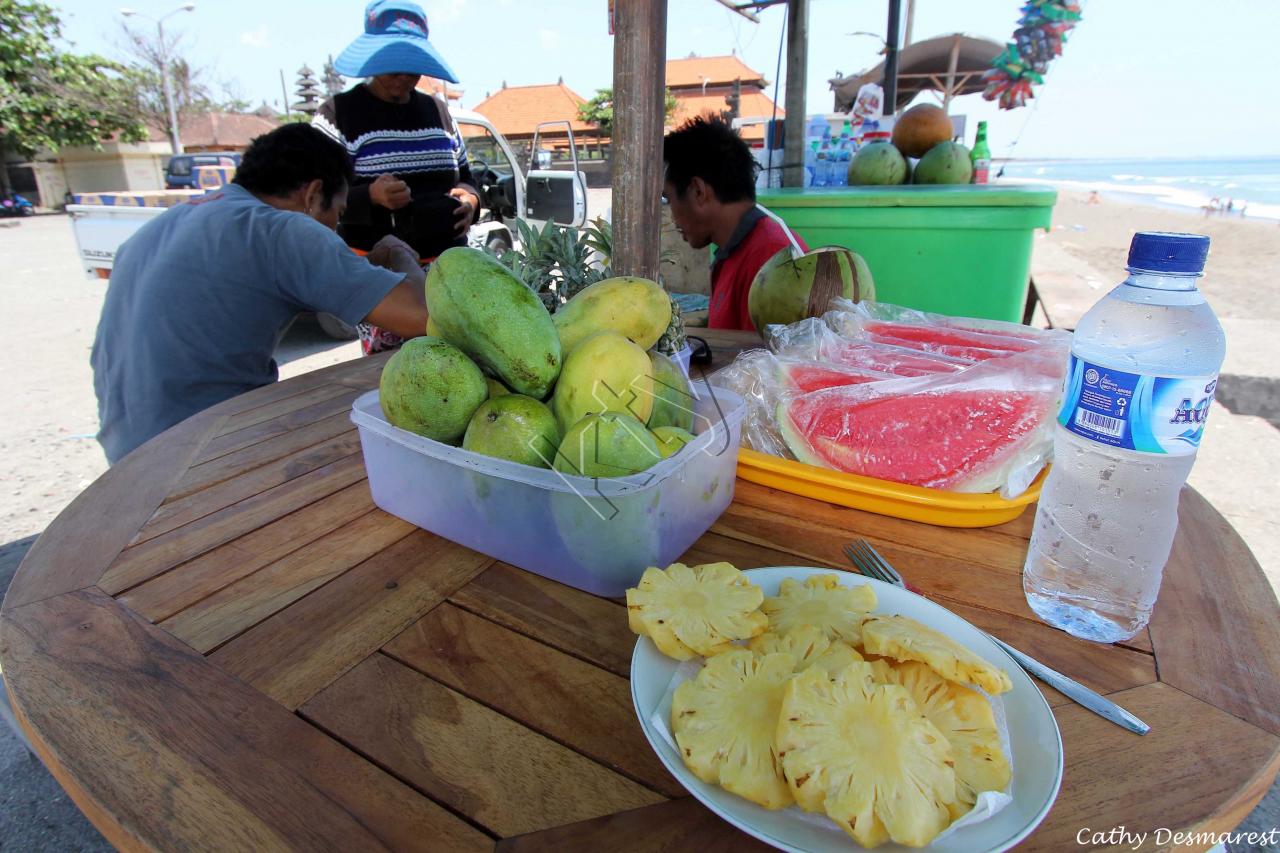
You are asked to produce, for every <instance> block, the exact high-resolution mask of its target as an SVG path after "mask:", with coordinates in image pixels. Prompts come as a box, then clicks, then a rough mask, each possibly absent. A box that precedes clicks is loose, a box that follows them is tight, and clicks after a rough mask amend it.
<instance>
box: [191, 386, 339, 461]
mask: <svg viewBox="0 0 1280 853" xmlns="http://www.w3.org/2000/svg"><path fill="white" fill-rule="evenodd" d="M338 388H339V389H340V390H339V393H337V394H335V395H333V396H331V397H329V398H328V399H326V400H321V401H320V402H318V403H313V404H312V405H310V406H306V407H304V408H301V409H299V410H297V411H295V412H288V413H286V414H283V415H280V416H279V417H276V418H272V419H271V420H267V421H263V422H262V423H258V424H254V425H253V426H248V427H245V428H244V429H239V430H235V431H229V430H228V429H227V428H226V426H224V427H223V430H222V434H221V435H219V436H218V437H217V438H214V439H212V440H211V441H210V442H209V443H208V444H206V445H205V447H204V450H203V451H202V452H201V453H200V456H199V457H197V459H196V463H195V464H197V465H203V464H204V463H206V462H212V461H213V460H214V459H220V458H222V457H223V456H226V455H228V454H230V453H234V452H236V451H237V450H244V449H245V448H246V447H252V446H253V445H255V444H261V443H262V442H264V441H267V440H268V439H272V438H276V437H277V436H281V435H287V434H288V433H291V432H293V431H295V430H298V429H301V428H303V427H305V426H309V425H310V424H313V423H316V422H317V421H322V420H324V419H325V418H330V417H333V416H334V415H346V416H347V417H350V415H351V401H352V400H354V399H355V398H356V397H358V396H360V394H361V393H362V392H360V391H357V390H355V389H354V388H346V387H344V386H338Z"/></svg>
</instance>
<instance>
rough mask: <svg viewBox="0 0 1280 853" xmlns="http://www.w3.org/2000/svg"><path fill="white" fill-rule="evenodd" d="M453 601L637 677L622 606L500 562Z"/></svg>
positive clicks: (632, 638) (633, 640)
mask: <svg viewBox="0 0 1280 853" xmlns="http://www.w3.org/2000/svg"><path fill="white" fill-rule="evenodd" d="M449 601H450V602H452V603H453V604H456V605H458V606H459V607H462V608H464V609H466V610H470V611H471V612H472V613H476V614H478V615H480V616H483V617H484V618H486V619H488V620H490V621H491V622H496V623H498V624H499V625H502V626H503V627H506V628H510V629H512V630H513V631H517V632H519V633H521V634H524V635H526V636H529V637H533V638H534V639H536V640H538V641H539V642H542V643H546V644H547V645H549V646H551V647H552V648H556V649H559V650H561V651H563V652H568V653H569V654H571V655H573V656H574V657H578V658H582V659H583V660H585V661H590V662H591V663H593V664H595V665H596V666H599V667H603V668H604V669H607V670H609V671H610V672H612V673H614V674H616V675H621V676H623V677H624V678H625V677H627V676H628V675H629V674H630V672H631V652H632V650H633V649H634V648H635V644H636V636H635V634H633V633H631V629H629V628H628V627H627V611H626V609H625V608H624V607H623V606H622V605H621V604H618V603H616V602H611V601H607V600H605V599H603V598H597V597H595V596H594V595H591V594H589V593H585V592H582V591H580V590H576V589H572V588H570V587H567V586H564V585H563V584H559V583H556V582H555V581H550V580H547V579H546V578H543V577H539V576H538V575H534V574H530V573H529V572H525V571H522V570H520V569H517V568H515V567H514V566H509V565H507V564H506V563H494V564H493V565H492V566H490V567H489V570H488V571H486V572H485V573H484V574H482V575H480V576H479V577H477V578H476V579H475V580H473V581H472V582H471V583H469V584H467V585H466V586H464V587H462V588H461V589H458V590H457V591H455V592H454V593H453V594H452V595H450V596H449Z"/></svg>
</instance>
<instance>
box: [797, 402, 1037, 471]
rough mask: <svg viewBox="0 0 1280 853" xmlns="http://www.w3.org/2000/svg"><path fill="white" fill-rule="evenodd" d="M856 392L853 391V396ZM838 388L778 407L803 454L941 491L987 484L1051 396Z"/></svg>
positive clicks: (816, 460) (843, 468)
mask: <svg viewBox="0 0 1280 853" xmlns="http://www.w3.org/2000/svg"><path fill="white" fill-rule="evenodd" d="M850 391H853V392H854V393H853V394H851V393H850ZM861 391H862V389H847V388H846V389H839V388H837V389H831V390H828V391H819V392H817V393H814V394H806V395H803V396H799V397H796V398H794V399H791V400H784V401H783V402H781V403H780V404H779V405H778V410H777V423H778V427H779V430H780V431H781V433H782V436H783V438H784V440H785V441H786V443H787V446H788V447H789V448H790V449H791V452H792V453H794V454H795V456H796V458H797V459H799V460H800V461H802V462H806V463H808V464H810V465H818V466H821V467H825V468H834V469H835V470H837V471H845V472H847V473H851V474H861V475H863V476H867V477H875V478H877V479H881V480H891V481H894V482H898V483H908V484H911V485H916V486H926V487H929V488H935V489H953V490H955V489H963V488H964V487H965V486H966V485H967V484H972V483H975V482H978V481H983V480H984V477H983V475H984V474H986V473H988V472H990V471H991V470H992V469H993V468H996V467H998V466H999V465H1001V464H1002V463H1003V462H1004V461H1005V460H1006V459H1008V458H1009V457H1011V456H1012V455H1013V454H1014V453H1015V452H1016V451H1017V449H1018V447H1019V446H1020V440H1021V439H1023V438H1024V437H1025V436H1027V435H1028V434H1030V433H1031V432H1033V431H1034V430H1035V429H1036V428H1037V427H1039V426H1041V425H1043V424H1045V423H1046V422H1047V421H1046V419H1047V418H1049V417H1050V416H1051V411H1050V410H1051V408H1052V405H1053V398H1052V395H1051V394H1048V393H1027V392H1022V391H1012V390H1003V389H996V390H992V389H981V388H978V389H957V390H947V389H945V388H933V389H929V390H920V391H917V392H915V393H910V392H908V393H903V394H893V395H889V396H875V395H867V394H859V392H861Z"/></svg>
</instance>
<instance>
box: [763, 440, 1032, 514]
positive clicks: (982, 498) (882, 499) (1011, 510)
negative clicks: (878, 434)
mask: <svg viewBox="0 0 1280 853" xmlns="http://www.w3.org/2000/svg"><path fill="white" fill-rule="evenodd" d="M1047 473H1048V469H1046V470H1045V471H1041V472H1040V476H1038V477H1036V479H1035V481H1034V482H1033V483H1032V484H1031V486H1030V487H1029V488H1028V489H1027V490H1026V491H1025V492H1023V493H1022V494H1020V495H1018V496H1017V497H1016V498H1012V499H1010V500H1005V499H1004V498H1002V497H1000V495H999V494H998V493H996V492H987V493H983V494H963V493H961V492H945V491H942V490H941V489H926V488H924V487H923V486H908V485H904V484H902V483H891V482H889V481H888V480H877V479H875V478H873V477H862V476H859V475H858V474H845V473H842V472H840V471H831V470H828V469H826V468H818V467H815V466H813V465H806V464H804V463H803V462H793V461H792V460H790V459H781V458H779V457H777V456H770V455H768V454H767V453H760V452H758V451H755V450H748V449H747V448H745V447H743V448H739V450H738V476H739V477H741V478H742V479H744V480H747V481H749V482H752V483H759V484H760V485H762V486H769V487H770V488H773V489H780V490H781V491H784V492H790V493H791V494H793V495H800V496H801V497H806V498H813V499H815V500H820V501H826V502H828V503H833V504H838V505H840V506H847V507H853V508H854V509H865V510H867V511H868V512H876V513H879V514H881V515H891V516H893V517H895V518H906V519H909V520H911V521H923V522H925V523H927V524H937V525H939V526H941V527H991V526H993V525H996V524H1003V523H1004V522H1006V521H1012V520H1013V519H1015V518H1017V517H1018V516H1020V515H1022V513H1023V511H1024V510H1025V509H1026V508H1027V506H1028V505H1030V504H1033V503H1035V502H1036V500H1038V499H1039V497H1040V486H1041V484H1042V483H1043V482H1044V478H1045V475H1046V474H1047Z"/></svg>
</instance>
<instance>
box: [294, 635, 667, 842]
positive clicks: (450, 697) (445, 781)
mask: <svg viewBox="0 0 1280 853" xmlns="http://www.w3.org/2000/svg"><path fill="white" fill-rule="evenodd" d="M513 686H514V685H513ZM301 713H302V715H303V716H304V717H306V718H307V719H310V720H313V721H314V722H315V723H316V724H317V725H320V726H322V727H323V728H324V729H325V730H326V731H329V732H332V733H333V734H334V735H335V736H337V737H339V738H341V739H342V740H343V741H344V742H346V743H349V744H351V745H352V746H353V747H355V748H356V749H357V750H359V751H360V752H361V753H362V754H364V755H367V756H369V757H370V758H372V759H373V760H374V761H375V762H377V763H378V764H380V765H381V766H383V767H387V768H389V769H390V770H391V772H393V773H395V774H396V775H397V776H399V777H400V778H401V779H404V780H406V781H408V782H409V784H411V785H413V786H414V787H415V788H417V789H418V790H420V791H423V792H424V793H426V794H428V795H429V796H430V797H431V798H432V799H435V800H437V801H439V802H441V803H444V804H445V805H447V806H449V807H450V808H451V809H454V810H455V811H458V812H460V813H462V814H466V815H468V816H469V817H470V818H471V819H472V820H474V821H476V822H477V823H479V824H480V825H481V826H483V827H485V828H486V829H488V830H489V831H491V832H493V833H495V834H497V835H498V836H509V835H519V834H523V833H527V832H535V831H537V830H539V829H546V828H548V827H553V826H559V825H561V824H564V823H570V822H573V821H579V820H587V819H590V818H593V817H599V816H601V815H607V814H612V813H613V812H615V811H621V810H623V809H632V808H636V807H638V806H644V805H648V804H650V803H655V802H658V801H660V800H662V799H663V798H662V796H661V795H659V794H656V793H654V792H652V791H650V790H648V789H646V788H645V787H643V786H641V785H639V784H637V783H635V782H632V781H631V780H629V779H626V778H624V777H622V776H619V775H618V774H616V773H614V772H612V771H610V770H608V769H606V768H604V767H601V766H600V765H599V764H596V763H595V762H593V761H591V760H590V759H588V758H585V757H583V756H581V755H579V754H578V753H576V752H573V751H572V750H570V749H567V748H565V747H563V746H561V745H560V744H557V743H556V742H555V741H553V740H550V739H549V738H545V737H543V736H542V735H539V734H536V733H535V732H532V731H530V730H529V729H527V728H525V727H524V726H522V725H520V724H519V723H518V722H515V721H513V720H510V719H508V718H506V717H504V716H502V715H501V714H499V713H498V712H496V711H493V710H491V709H489V708H486V707H485V706H483V705H480V704H478V703H476V702H473V701H472V700H470V699H468V698H467V697H465V696H463V695H462V694H460V693H457V692H455V691H453V690H450V689H449V688H447V687H445V686H443V685H441V684H438V683H436V682H435V681H432V680H431V679H429V678H427V677H425V676H423V675H421V674H420V673H417V672H415V671H413V670H412V669H410V668H409V667H407V666H404V665H402V664H399V663H397V662H396V661H394V660H392V659H391V658H389V657H386V656H385V655H374V656H373V657H371V658H369V659H367V660H365V661H363V662H362V663H360V664H359V665H358V666H356V667H355V668H354V669H353V670H351V672H349V673H347V674H346V675H345V676H343V677H342V678H340V679H339V680H338V681H336V682H335V683H334V684H332V685H330V686H329V687H328V688H326V689H325V690H324V691H323V692H321V693H320V694H319V695H318V696H316V697H315V698H314V699H312V700H311V701H309V702H307V704H306V705H305V706H303V708H302V709H301Z"/></svg>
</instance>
